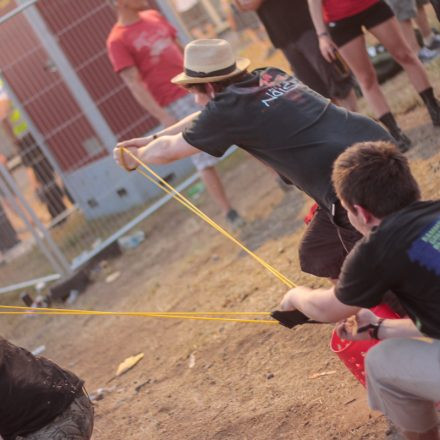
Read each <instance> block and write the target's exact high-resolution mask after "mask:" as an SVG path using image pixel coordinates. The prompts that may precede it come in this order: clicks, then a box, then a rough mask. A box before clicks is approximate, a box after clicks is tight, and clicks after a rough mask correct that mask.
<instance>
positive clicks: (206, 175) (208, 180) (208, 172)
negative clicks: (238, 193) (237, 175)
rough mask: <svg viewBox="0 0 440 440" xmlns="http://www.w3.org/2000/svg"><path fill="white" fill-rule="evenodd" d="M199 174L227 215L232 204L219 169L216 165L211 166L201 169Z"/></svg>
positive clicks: (210, 193)
mask: <svg viewBox="0 0 440 440" xmlns="http://www.w3.org/2000/svg"><path fill="white" fill-rule="evenodd" d="M199 174H200V177H201V179H202V181H203V183H204V184H205V186H206V190H207V191H208V193H209V195H210V196H211V197H212V198H213V199H214V201H215V203H216V204H217V205H218V206H219V207H220V209H221V210H222V213H223V214H224V215H226V214H227V213H228V212H229V211H230V209H231V205H230V203H229V200H228V199H227V197H226V193H225V189H224V187H223V184H222V181H221V180H220V176H219V175H218V173H217V170H216V169H215V168H214V167H209V168H205V169H203V170H201V171H199Z"/></svg>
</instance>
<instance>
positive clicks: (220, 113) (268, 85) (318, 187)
mask: <svg viewBox="0 0 440 440" xmlns="http://www.w3.org/2000/svg"><path fill="white" fill-rule="evenodd" d="M317 127H319V128H317ZM183 136H184V138H185V140H186V141H187V142H188V143H189V144H191V145H193V146H196V147H198V148H200V149H202V150H204V151H206V152H208V153H209V154H212V155H215V156H220V155H222V154H223V153H224V151H225V150H226V149H227V148H228V147H229V145H230V144H236V145H238V146H240V147H241V148H243V149H245V150H247V151H248V152H249V153H251V154H252V155H254V156H256V157H257V158H258V159H260V160H262V161H263V162H265V163H267V164H268V165H269V166H271V167H272V168H274V169H275V170H276V171H277V172H278V173H279V174H281V175H282V176H284V177H286V178H288V179H289V180H290V181H291V182H292V183H293V184H295V185H296V186H298V187H299V188H300V189H301V190H303V191H304V192H306V193H307V194H308V195H310V196H311V197H312V198H313V199H314V200H316V201H317V202H318V204H319V205H320V206H321V207H322V208H325V209H326V210H327V211H330V210H331V205H332V203H334V202H335V200H336V196H335V195H334V192H333V189H332V185H331V182H330V174H331V166H332V163H333V162H334V160H335V159H336V157H337V156H339V154H340V153H341V152H342V151H344V150H345V149H346V148H347V147H348V146H350V145H351V144H352V143H354V142H360V141H362V140H366V139H368V140H390V139H391V138H390V136H389V135H388V134H387V132H386V131H385V130H384V129H382V128H381V127H380V126H379V125H377V124H375V123H374V122H373V121H372V120H370V119H368V118H366V117H363V116H361V115H358V114H355V113H351V112H348V111H347V110H345V109H343V108H340V107H337V106H335V105H333V104H331V102H330V100H329V99H326V98H323V97H322V96H321V95H319V94H317V93H315V92H314V91H313V90H311V89H309V88H308V87H307V86H305V85H304V84H303V83H301V82H300V81H299V80H298V79H296V78H295V77H293V76H288V75H287V74H286V73H285V72H283V71H281V70H279V69H277V68H267V69H258V70H256V71H254V72H253V73H252V74H250V75H248V76H247V77H245V79H244V80H243V81H242V82H239V83H234V84H232V85H230V86H228V87H227V88H226V89H225V90H224V91H222V92H221V93H218V94H217V95H216V96H215V98H214V99H213V100H212V101H211V102H210V103H209V104H208V105H207V107H206V108H205V109H204V110H203V111H202V114H201V116H200V118H199V119H198V120H196V121H195V122H194V124H193V125H192V126H191V127H189V128H187V129H186V130H185V131H184V133H183Z"/></svg>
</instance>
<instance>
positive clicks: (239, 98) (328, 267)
mask: <svg viewBox="0 0 440 440" xmlns="http://www.w3.org/2000/svg"><path fill="white" fill-rule="evenodd" d="M249 64H250V61H249V60H248V59H245V58H236V57H235V56H234V54H233V52H232V49H231V46H230V45H229V43H228V42H227V41H225V40H221V39H208V40H195V41H193V42H191V43H189V44H188V45H187V46H186V47H185V53H184V72H182V73H181V74H179V75H177V76H176V77H174V78H173V79H172V82H173V83H174V84H179V85H181V86H182V87H184V88H186V89H187V90H189V91H190V92H191V93H192V94H193V95H194V99H195V101H196V102H197V103H198V104H200V105H204V106H205V107H204V108H203V110H202V111H201V112H198V113H194V114H192V115H190V116H188V117H186V118H185V119H183V120H181V121H180V122H178V123H177V124H175V125H173V126H171V127H169V128H167V129H165V130H163V131H162V132H160V133H159V134H157V135H154V136H150V137H146V138H137V139H131V140H128V141H125V142H121V143H119V144H118V145H117V146H116V148H115V150H114V157H115V160H116V162H117V163H118V164H119V165H121V166H123V167H124V168H126V169H134V168H135V167H136V166H137V165H138V162H136V161H135V160H134V159H133V157H129V155H128V154H125V155H121V148H127V149H128V150H129V151H130V152H131V153H132V154H134V155H135V156H136V157H137V158H139V159H140V160H142V161H144V162H145V163H148V164H165V163H169V162H172V161H174V160H177V159H181V158H183V157H187V156H191V155H194V154H197V153H198V152H200V151H205V152H207V153H209V154H212V155H213V156H221V155H222V154H223V153H224V152H225V151H226V150H227V148H229V146H230V145H232V144H236V145H238V146H239V147H240V148H242V149H243V150H246V151H248V152H249V153H250V154H251V155H253V156H255V157H256V158H257V159H259V160H261V161H263V162H264V163H266V164H267V165H268V166H269V167H271V168H273V169H274V170H275V171H276V172H277V173H278V174H280V175H281V176H283V177H284V178H285V179H288V180H289V181H291V182H292V183H293V184H294V185H296V186H297V187H298V188H300V189H301V190H302V191H304V192H305V193H306V194H307V195H309V196H310V197H312V198H313V199H314V200H315V201H316V202H317V203H318V205H319V209H318V211H317V213H316V215H315V217H314V219H313V220H312V222H311V223H310V225H309V227H308V228H307V231H306V233H305V235H304V237H303V240H302V243H301V246H300V250H299V254H300V264H301V268H302V270H303V271H305V272H308V273H311V274H314V275H316V276H320V277H328V278H332V279H336V278H338V276H339V271H340V267H341V265H342V262H343V260H344V258H345V256H346V255H347V253H348V251H349V250H350V249H351V248H352V247H353V245H354V243H355V242H356V241H357V240H359V238H360V234H359V233H358V232H357V231H355V230H354V228H353V227H352V226H351V225H350V223H349V221H348V219H347V216H346V212H345V210H344V209H343V208H342V206H341V205H340V203H339V202H338V199H337V197H336V195H335V193H334V191H333V188H332V184H331V180H330V176H331V169H332V165H333V162H334V160H335V159H336V158H337V157H338V156H339V154H341V153H342V152H343V151H344V150H345V149H346V148H347V147H349V146H350V145H351V144H353V143H355V142H361V141H367V140H391V137H390V135H389V134H388V133H387V132H386V131H385V130H384V129H383V128H382V127H381V126H379V125H378V124H376V123H375V122H374V121H373V120H371V119H369V118H367V117H364V116H361V115H359V114H356V113H351V112H349V111H347V110H345V109H343V108H340V107H337V106H335V105H333V104H332V103H331V102H330V100H329V99H326V98H324V97H322V96H320V95H318V94H317V93H315V92H313V91H312V90H311V89H309V88H308V87H306V86H305V85H304V84H302V83H301V82H300V81H299V80H298V79H296V78H295V77H293V76H289V75H287V74H286V73H285V72H283V71H281V70H279V69H276V68H266V69H258V70H255V71H253V72H248V71H247V68H248V67H249Z"/></svg>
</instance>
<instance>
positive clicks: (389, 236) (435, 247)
mask: <svg viewBox="0 0 440 440" xmlns="http://www.w3.org/2000/svg"><path fill="white" fill-rule="evenodd" d="M387 290H392V291H393V292H394V293H395V294H396V296H397V298H398V299H399V301H400V302H401V304H402V306H403V307H404V308H405V310H406V311H407V313H408V315H409V317H410V318H411V319H412V320H413V321H414V322H415V323H416V325H417V326H418V328H419V329H420V331H421V332H423V333H424V334H426V335H428V336H431V337H434V338H438V339H439V338H440V201H434V202H432V201H430V202H416V203H413V204H411V205H410V206H409V207H407V208H405V209H402V210H400V211H398V212H397V213H395V214H392V215H390V216H388V217H386V218H385V219H384V220H383V221H382V222H381V224H380V225H379V226H378V227H377V228H375V229H374V230H373V231H372V232H371V233H370V234H369V235H368V236H367V237H365V238H363V239H362V240H360V242H359V243H357V245H356V247H355V248H354V249H353V250H352V251H351V253H350V254H349V255H348V257H347V258H346V260H345V262H344V265H343V267H342V272H341V276H340V278H339V281H338V284H337V286H336V290H335V293H336V297H337V298H338V299H339V300H340V301H341V302H343V303H344V304H348V305H353V306H359V307H367V308H370V307H373V306H376V305H378V304H379V303H381V301H382V298H383V296H384V294H385V293H386V292H387Z"/></svg>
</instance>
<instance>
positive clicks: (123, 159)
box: [113, 141, 139, 171]
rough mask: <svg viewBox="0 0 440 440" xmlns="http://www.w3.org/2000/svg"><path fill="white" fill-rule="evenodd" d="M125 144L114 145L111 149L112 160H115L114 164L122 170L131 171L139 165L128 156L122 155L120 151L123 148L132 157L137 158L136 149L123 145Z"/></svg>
mask: <svg viewBox="0 0 440 440" xmlns="http://www.w3.org/2000/svg"><path fill="white" fill-rule="evenodd" d="M127 142H130V141H127ZM127 142H121V143H119V144H117V145H116V147H115V148H114V149H113V159H114V160H115V162H116V164H117V165H119V166H120V167H121V168H123V169H124V170H126V171H133V170H135V169H136V168H137V167H138V166H139V163H138V162H136V161H135V160H134V159H133V158H132V157H131V156H130V155H129V154H127V153H124V152H123V151H122V149H123V148H125V149H126V150H128V151H130V153H132V154H133V155H134V156H136V157H139V153H138V147H136V146H128V145H125V144H127Z"/></svg>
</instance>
